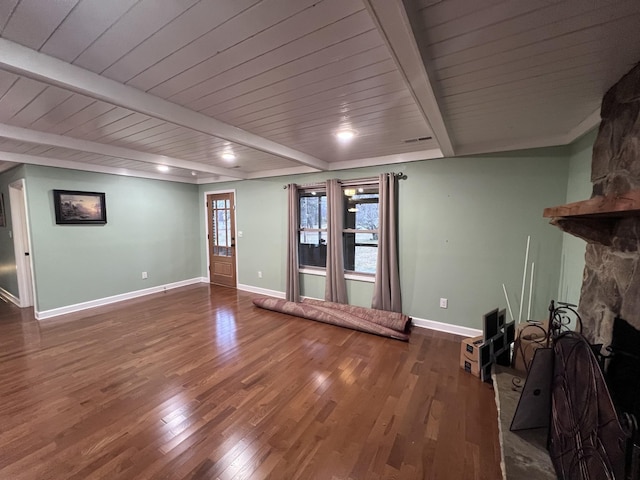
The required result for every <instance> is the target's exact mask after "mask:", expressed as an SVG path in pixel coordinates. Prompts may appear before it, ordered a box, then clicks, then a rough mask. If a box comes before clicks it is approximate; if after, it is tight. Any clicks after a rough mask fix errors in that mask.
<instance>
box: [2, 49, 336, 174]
mask: <svg viewBox="0 0 640 480" xmlns="http://www.w3.org/2000/svg"><path fill="white" fill-rule="evenodd" d="M0 68H2V69H4V70H7V71H11V72H13V73H17V74H19V75H23V76H25V77H29V78H32V79H34V80H40V81H42V82H45V83H47V84H50V85H56V86H59V87H62V88H65V89H68V90H71V91H73V92H77V93H81V94H83V95H87V96H89V97H91V98H95V99H99V100H104V101H105V102H109V103H111V104H113V105H118V106H120V107H123V108H127V109H129V110H133V111H135V112H139V113H144V114H145V115H150V116H152V117H154V118H157V119H160V120H164V121H167V122H171V123H173V124H175V125H180V126H182V127H185V128H189V129H192V130H195V131H198V132H201V133H205V134H207V135H214V136H216V137H219V138H222V139H224V140H228V141H230V142H235V143H238V144H240V145H244V146H246V147H250V148H254V149H256V150H260V151H262V152H266V153H270V154H272V155H277V156H279V157H282V158H286V159H288V160H292V161H294V162H296V163H299V164H302V165H307V166H310V167H314V168H317V169H319V170H327V169H328V166H329V165H328V163H327V162H325V161H323V160H320V159H319V158H316V157H313V156H311V155H308V154H306V153H303V152H300V151H298V150H295V149H293V148H289V147H287V146H285V145H282V144H280V143H277V142H273V141H271V140H268V139H266V138H263V137H260V136H258V135H255V134H253V133H250V132H247V131H246V130H242V129H241V128H238V127H234V126H233V125H230V124H228V123H225V122H221V121H220V120H216V119H214V118H211V117H209V116H207V115H204V114H202V113H198V112H195V111H193V110H190V109H188V108H185V107H182V106H180V105H177V104H175V103H172V102H169V101H167V100H164V99H162V98H159V97H156V96H154V95H151V94H148V93H145V92H142V91H140V90H138V89H135V88H133V87H130V86H128V85H123V84H121V83H119V82H116V81H114V80H111V79H109V78H105V77H102V76H100V75H98V74H95V73H93V72H90V71H88V70H85V69H83V68H80V67H77V66H75V65H71V64H69V63H66V62H63V61H62V60H58V59H57V58H53V57H50V56H48V55H44V54H42V53H39V52H36V51H35V50H31V49H30V48H27V47H23V46H22V45H19V44H17V43H14V42H11V41H9V40H5V39H3V38H0Z"/></svg>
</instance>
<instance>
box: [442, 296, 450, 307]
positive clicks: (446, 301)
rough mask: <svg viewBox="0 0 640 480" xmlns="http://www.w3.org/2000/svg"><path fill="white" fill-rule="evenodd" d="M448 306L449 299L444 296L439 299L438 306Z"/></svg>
mask: <svg viewBox="0 0 640 480" xmlns="http://www.w3.org/2000/svg"><path fill="white" fill-rule="evenodd" d="M448 306H449V301H448V300H447V299H446V298H441V299H440V308H447V307H448Z"/></svg>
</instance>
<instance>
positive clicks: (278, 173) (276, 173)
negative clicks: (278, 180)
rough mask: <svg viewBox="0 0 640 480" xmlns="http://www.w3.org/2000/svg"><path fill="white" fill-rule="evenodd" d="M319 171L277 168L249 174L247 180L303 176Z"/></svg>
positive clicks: (301, 168)
mask: <svg viewBox="0 0 640 480" xmlns="http://www.w3.org/2000/svg"><path fill="white" fill-rule="evenodd" d="M318 171H319V170H317V169H315V168H310V167H291V168H278V169H275V170H263V171H262V172H254V173H251V174H249V179H252V180H256V179H260V178H268V177H284V176H288V175H303V174H305V173H318Z"/></svg>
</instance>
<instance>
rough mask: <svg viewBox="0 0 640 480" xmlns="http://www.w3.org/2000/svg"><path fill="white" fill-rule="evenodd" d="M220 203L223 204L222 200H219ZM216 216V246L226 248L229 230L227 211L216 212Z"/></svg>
mask: <svg viewBox="0 0 640 480" xmlns="http://www.w3.org/2000/svg"><path fill="white" fill-rule="evenodd" d="M221 202H223V203H224V201H223V200H221ZM216 216H217V217H218V218H217V220H218V236H217V242H216V244H217V245H219V246H227V230H228V228H229V225H228V224H227V218H228V216H229V212H228V211H227V210H218V211H217V212H216Z"/></svg>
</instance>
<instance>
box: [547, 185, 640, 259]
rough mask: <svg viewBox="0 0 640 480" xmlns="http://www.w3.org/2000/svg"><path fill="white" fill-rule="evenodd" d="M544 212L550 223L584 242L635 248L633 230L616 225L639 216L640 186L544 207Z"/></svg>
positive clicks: (635, 242)
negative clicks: (627, 190)
mask: <svg viewBox="0 0 640 480" xmlns="http://www.w3.org/2000/svg"><path fill="white" fill-rule="evenodd" d="M543 216H544V217H547V218H551V224H552V225H555V226H557V227H559V228H561V229H562V230H564V231H565V232H567V233H570V234H571V235H575V236H576V237H579V238H582V239H583V240H586V241H587V242H590V243H599V244H601V245H606V246H613V245H614V243H617V244H619V246H620V245H623V246H624V248H625V249H627V250H629V249H637V241H636V240H635V234H633V232H632V231H630V230H629V229H628V228H626V229H620V228H618V225H619V222H620V221H621V220H623V219H625V218H629V217H638V216H640V189H638V190H631V191H629V192H627V193H625V194H622V195H607V196H596V197H593V198H590V199H589V200H583V201H581V202H574V203H567V204H566V205H559V206H557V207H550V208H545V209H544V213H543ZM627 240H629V241H627ZM631 245H635V247H633V248H632V247H631Z"/></svg>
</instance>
